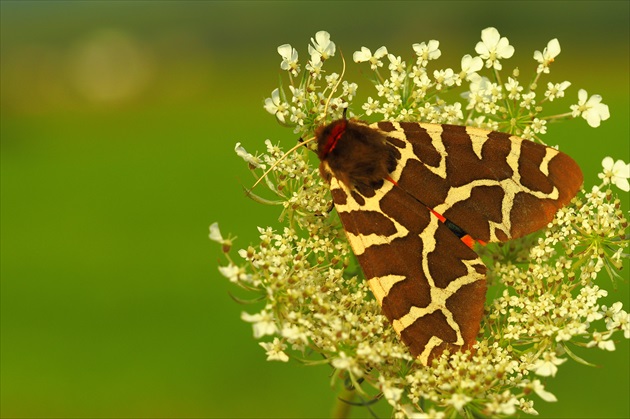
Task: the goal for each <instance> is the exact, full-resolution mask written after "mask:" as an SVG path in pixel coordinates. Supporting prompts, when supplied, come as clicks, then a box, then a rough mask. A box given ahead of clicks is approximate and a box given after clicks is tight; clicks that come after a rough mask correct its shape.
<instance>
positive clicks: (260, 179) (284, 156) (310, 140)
mask: <svg viewBox="0 0 630 419" xmlns="http://www.w3.org/2000/svg"><path fill="white" fill-rule="evenodd" d="M316 139H317V137H311V138H309V139H308V140H304V141H300V142H299V143H298V144H297V145H295V146H293V147H292V148H291V149H290V150H289V151H287V152H286V153H284V154H283V155H282V157H280V158H279V159H278V160H276V162H275V163H274V164H272V165H271V167H270V168H269V169H267V170H266V171H265V173H263V174H262V176H261V177H259V178H258V180H257V181H256V183H254V185H253V186H252V187H251V188H249V189H248V190H247V192H246V193H247V194H248V195H249V193H250V192H251V191H252V190H253V189H254V188H255V187H256V186H257V185H258V184H259V183H260V182H261V181H262V180H263V179H264V178H266V177H267V175H268V174H269V173H270V172H271V171H272V170H273V169H275V168H276V166H278V164H280V162H281V161H282V160H284V159H285V158H286V157H287V156H288V155H289V154H291V153H293V152H294V151H295V150H297V149H298V148H300V147H303V146H304V145H306V144H308V143H310V142H313V141H315V140H316Z"/></svg>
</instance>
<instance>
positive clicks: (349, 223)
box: [331, 177, 486, 365]
mask: <svg viewBox="0 0 630 419" xmlns="http://www.w3.org/2000/svg"><path fill="white" fill-rule="evenodd" d="M331 193H332V197H333V200H334V202H335V208H336V210H337V212H338V213H339V216H340V218H341V221H342V223H343V225H344V228H345V231H346V234H347V236H348V240H349V242H350V245H351V246H352V249H353V251H354V253H355V254H356V256H357V258H358V260H359V263H360V264H361V267H362V268H363V272H364V274H365V276H366V279H367V281H368V284H369V286H370V288H371V289H372V292H373V294H374V296H375V297H376V299H377V300H378V302H379V303H380V305H381V307H382V309H383V313H384V314H385V315H386V316H387V318H388V319H389V320H390V322H391V323H392V325H393V327H394V329H395V330H396V332H397V333H398V334H399V335H400V336H401V338H402V340H403V341H404V342H405V343H406V344H407V346H409V349H410V352H411V353H412V355H414V356H416V357H417V358H418V359H419V360H420V361H421V362H422V363H424V364H425V365H426V364H427V363H428V362H429V361H430V360H431V359H432V358H433V357H435V356H437V355H439V354H440V353H441V352H442V351H443V350H444V349H446V348H450V349H451V350H459V349H462V348H469V347H471V346H472V345H473V344H474V343H475V341H476V335H477V333H478V332H479V327H480V323H481V317H482V315H483V307H484V303H485V295H486V281H485V272H486V267H485V266H484V264H483V262H482V261H481V260H480V259H479V257H478V255H477V254H476V253H475V252H474V251H473V250H472V249H470V248H469V247H468V246H467V245H465V244H464V243H463V242H462V241H461V240H460V239H459V238H458V237H457V236H456V235H455V234H454V233H453V232H452V231H451V230H450V229H449V228H448V227H447V226H446V225H445V224H444V223H442V222H441V221H439V220H438V218H437V217H436V216H435V215H434V214H432V213H431V212H430V210H429V209H428V208H427V207H426V206H425V205H423V204H422V203H420V202H418V201H417V200H416V199H415V198H414V197H413V196H411V195H410V194H408V193H407V192H406V191H404V190H403V189H401V188H400V187H398V186H396V185H394V184H393V183H391V182H389V181H384V183H383V184H382V186H380V187H377V188H376V189H372V188H362V189H361V192H359V191H357V190H349V189H348V188H347V187H346V186H345V184H343V183H341V182H339V181H338V180H337V179H336V178H334V177H333V178H332V180H331Z"/></svg>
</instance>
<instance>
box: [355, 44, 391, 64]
mask: <svg viewBox="0 0 630 419" xmlns="http://www.w3.org/2000/svg"><path fill="white" fill-rule="evenodd" d="M386 55H387V48H385V47H380V48H379V49H377V50H376V52H375V53H374V55H372V51H370V50H369V49H368V48H366V47H361V51H355V52H354V54H352V59H353V60H354V62H355V63H362V62H365V61H369V62H370V65H371V68H372V70H376V69H377V68H378V67H382V66H383V62H382V61H381V60H380V59H381V58H383V57H384V56H386Z"/></svg>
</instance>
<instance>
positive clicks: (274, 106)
mask: <svg viewBox="0 0 630 419" xmlns="http://www.w3.org/2000/svg"><path fill="white" fill-rule="evenodd" d="M265 110H266V111H267V112H269V113H270V114H272V115H275V116H276V118H278V120H279V121H280V122H282V123H284V121H285V114H286V113H287V111H288V110H289V105H287V104H286V103H284V102H281V101H280V89H278V88H276V89H273V92H271V97H270V98H267V99H265Z"/></svg>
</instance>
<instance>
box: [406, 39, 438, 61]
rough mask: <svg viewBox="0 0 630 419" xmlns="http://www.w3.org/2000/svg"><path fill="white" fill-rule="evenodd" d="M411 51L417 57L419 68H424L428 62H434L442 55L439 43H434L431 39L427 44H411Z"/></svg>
mask: <svg viewBox="0 0 630 419" xmlns="http://www.w3.org/2000/svg"><path fill="white" fill-rule="evenodd" d="M412 47H413V50H414V51H415V52H416V55H418V60H417V62H418V65H419V66H421V67H426V65H427V64H428V63H429V61H430V60H436V59H438V58H440V55H442V51H440V49H439V47H440V41H436V40H435V39H432V40H430V41H429V42H428V44H427V43H424V42H422V43H420V44H413V45H412Z"/></svg>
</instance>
